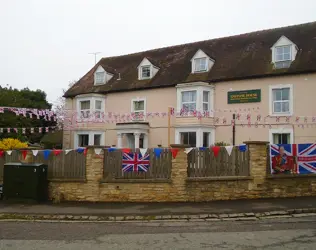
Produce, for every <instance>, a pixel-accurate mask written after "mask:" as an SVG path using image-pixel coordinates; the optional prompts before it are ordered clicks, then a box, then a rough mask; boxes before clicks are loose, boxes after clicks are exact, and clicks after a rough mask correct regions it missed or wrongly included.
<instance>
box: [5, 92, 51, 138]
mask: <svg viewBox="0 0 316 250" xmlns="http://www.w3.org/2000/svg"><path fill="white" fill-rule="evenodd" d="M0 106H1V107H18V108H33V109H51V108H52V105H51V104H50V103H48V101H47V100H46V93H45V92H44V91H42V90H39V89H38V90H35V91H32V90H30V89H28V88H24V89H21V90H18V89H13V88H12V87H8V86H7V87H1V86H0ZM51 126H56V122H55V121H45V120H44V119H36V118H34V117H33V118H30V117H24V116H22V115H16V114H15V113H13V112H9V111H5V112H4V113H0V128H27V130H26V133H25V134H23V133H22V130H21V129H19V130H18V133H12V132H11V133H0V139H1V138H8V137H10V138H17V139H19V140H21V141H28V142H30V143H38V142H39V141H40V139H41V138H42V136H43V133H44V132H45V131H44V129H43V133H39V132H38V130H35V131H34V133H31V132H30V128H32V127H33V128H34V127H51Z"/></svg>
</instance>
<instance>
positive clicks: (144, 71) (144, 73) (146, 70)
mask: <svg viewBox="0 0 316 250" xmlns="http://www.w3.org/2000/svg"><path fill="white" fill-rule="evenodd" d="M141 77H142V79H149V78H150V77H151V75H150V66H142V67H141Z"/></svg>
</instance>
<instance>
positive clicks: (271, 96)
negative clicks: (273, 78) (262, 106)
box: [269, 84, 294, 116]
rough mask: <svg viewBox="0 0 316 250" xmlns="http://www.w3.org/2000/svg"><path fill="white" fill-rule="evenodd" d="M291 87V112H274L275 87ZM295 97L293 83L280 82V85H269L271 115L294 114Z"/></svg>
mask: <svg viewBox="0 0 316 250" xmlns="http://www.w3.org/2000/svg"><path fill="white" fill-rule="evenodd" d="M285 88H289V89H290V93H289V98H290V100H289V112H280V113H275V112H273V90H275V89H285ZM293 103H294V98H293V85H292V84H279V85H271V86H269V114H270V116H292V115H293V106H294V104H293Z"/></svg>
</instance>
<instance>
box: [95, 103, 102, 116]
mask: <svg viewBox="0 0 316 250" xmlns="http://www.w3.org/2000/svg"><path fill="white" fill-rule="evenodd" d="M101 113H102V101H101V100H95V117H96V118H101Z"/></svg>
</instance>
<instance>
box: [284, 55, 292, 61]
mask: <svg viewBox="0 0 316 250" xmlns="http://www.w3.org/2000/svg"><path fill="white" fill-rule="evenodd" d="M283 60H291V54H284V55H283Z"/></svg>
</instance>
